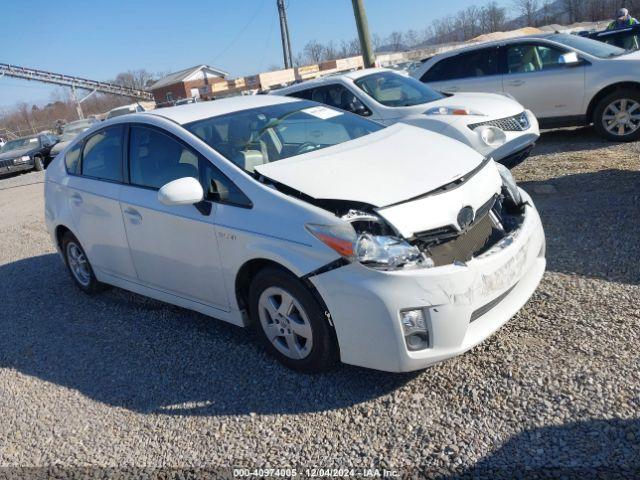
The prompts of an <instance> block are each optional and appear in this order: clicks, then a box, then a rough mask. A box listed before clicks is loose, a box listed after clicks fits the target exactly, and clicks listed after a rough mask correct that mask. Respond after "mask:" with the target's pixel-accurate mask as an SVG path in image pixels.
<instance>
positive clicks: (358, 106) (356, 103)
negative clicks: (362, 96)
mask: <svg viewBox="0 0 640 480" xmlns="http://www.w3.org/2000/svg"><path fill="white" fill-rule="evenodd" d="M349 107H351V108H349V110H351V111H352V112H353V113H355V114H356V115H360V116H362V117H368V116H369V115H371V110H369V109H368V108H367V107H366V106H365V104H364V103H362V102H361V101H360V100H359V99H357V98H354V99H353V100H352V101H351V104H350V105H349Z"/></svg>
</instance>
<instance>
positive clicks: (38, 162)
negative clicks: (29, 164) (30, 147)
mask: <svg viewBox="0 0 640 480" xmlns="http://www.w3.org/2000/svg"><path fill="white" fill-rule="evenodd" d="M33 168H34V170H36V171H38V172H41V171H42V170H44V160H43V159H42V157H34V158H33Z"/></svg>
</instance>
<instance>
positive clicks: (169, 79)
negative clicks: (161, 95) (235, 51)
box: [149, 65, 229, 90]
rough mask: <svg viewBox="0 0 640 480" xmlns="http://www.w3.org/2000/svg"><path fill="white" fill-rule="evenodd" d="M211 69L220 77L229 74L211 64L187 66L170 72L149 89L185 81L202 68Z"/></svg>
mask: <svg viewBox="0 0 640 480" xmlns="http://www.w3.org/2000/svg"><path fill="white" fill-rule="evenodd" d="M204 69H206V70H209V71H210V72H212V73H213V74H214V75H217V76H219V77H223V78H224V77H226V76H227V75H229V74H228V73H227V72H225V71H224V70H219V69H217V68H213V67H210V66H209V65H196V66H195V67H190V68H185V69H184V70H180V71H179V72H174V73H170V74H169V75H167V76H166V77H164V78H161V79H160V80H158V81H157V82H156V83H154V84H153V85H151V86H150V87H149V90H155V89H157V88H161V87H166V86H167V85H173V84H175V83H180V82H184V81H185V80H186V79H187V78H189V77H190V76H191V75H193V74H194V73H196V72H199V71H200V70H204Z"/></svg>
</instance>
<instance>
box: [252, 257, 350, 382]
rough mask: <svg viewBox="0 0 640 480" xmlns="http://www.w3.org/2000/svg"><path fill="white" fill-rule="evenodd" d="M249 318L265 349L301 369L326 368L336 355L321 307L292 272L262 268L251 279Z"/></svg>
mask: <svg viewBox="0 0 640 480" xmlns="http://www.w3.org/2000/svg"><path fill="white" fill-rule="evenodd" d="M249 310H250V314H251V320H252V322H253V325H254V327H255V329H256V331H257V333H258V336H259V337H260V338H261V339H262V341H263V343H264V344H265V345H266V347H267V350H268V351H269V352H270V353H271V354H272V355H274V356H275V357H276V358H277V359H278V360H279V361H280V362H281V363H283V364H284V365H286V366H287V367H289V368H292V369H294V370H298V371H301V372H306V373H312V372H319V371H322V370H326V369H327V368H329V367H330V366H331V365H332V364H333V363H335V362H336V360H337V359H338V347H337V345H336V342H335V339H334V336H333V335H332V332H331V330H330V328H331V327H330V326H329V323H328V322H327V319H326V318H325V316H324V313H323V311H322V308H320V305H318V302H317V301H316V299H315V298H314V296H313V295H312V293H311V292H310V291H309V290H308V289H307V287H306V286H305V285H304V284H303V283H302V282H301V281H300V280H299V279H298V278H296V277H295V276H293V275H291V274H290V273H288V272H286V271H284V270H281V269H278V268H266V269H264V270H262V271H261V272H259V273H258V274H257V275H256V276H255V278H254V279H253V281H252V282H251V287H250V293H249Z"/></svg>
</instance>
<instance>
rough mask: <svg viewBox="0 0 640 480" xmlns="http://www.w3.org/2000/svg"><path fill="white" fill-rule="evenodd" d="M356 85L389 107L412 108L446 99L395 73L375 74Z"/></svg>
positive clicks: (420, 83)
mask: <svg viewBox="0 0 640 480" xmlns="http://www.w3.org/2000/svg"><path fill="white" fill-rule="evenodd" d="M355 84H356V85H357V86H358V87H359V88H360V89H361V90H362V91H363V92H365V93H366V94H367V95H369V96H371V97H373V98H374V99H375V100H376V101H377V102H378V103H381V104H382V105H385V106H387V107H411V106H413V105H420V104H422V103H429V102H434V101H436V100H440V99H442V98H444V95H442V94H441V93H438V92H436V91H435V90H433V89H432V88H430V87H428V86H426V85H425V84H424V83H422V82H419V81H418V80H416V79H415V78H411V77H405V76H404V75H401V74H398V73H394V72H382V73H373V74H371V75H367V76H366V77H362V78H359V79H358V80H356V81H355Z"/></svg>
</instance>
